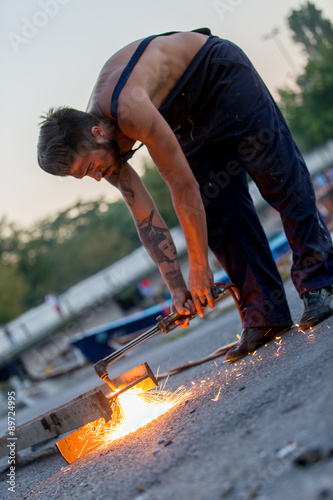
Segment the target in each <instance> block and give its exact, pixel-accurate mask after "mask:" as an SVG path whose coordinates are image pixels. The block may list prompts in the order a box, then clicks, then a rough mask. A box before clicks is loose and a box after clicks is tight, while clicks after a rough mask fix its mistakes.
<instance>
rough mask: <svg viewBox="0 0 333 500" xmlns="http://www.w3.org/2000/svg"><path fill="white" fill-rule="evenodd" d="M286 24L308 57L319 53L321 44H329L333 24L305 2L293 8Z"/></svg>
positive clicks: (332, 34)
mask: <svg viewBox="0 0 333 500" xmlns="http://www.w3.org/2000/svg"><path fill="white" fill-rule="evenodd" d="M288 24H289V27H290V29H291V30H292V31H293V35H292V37H293V39H294V40H295V42H296V43H301V44H302V45H303V47H304V50H305V51H306V52H307V54H308V55H309V57H310V58H315V57H317V56H318V55H319V54H320V50H321V46H322V45H328V46H331V47H332V45H331V43H330V42H331V41H332V40H331V41H330V39H332V37H333V26H332V23H331V21H330V20H329V19H325V18H324V17H323V15H322V11H321V10H318V9H317V8H316V6H315V5H314V4H313V3H311V2H307V3H306V4H305V5H303V6H302V7H301V8H300V9H299V10H293V11H292V12H291V14H290V16H289V17H288Z"/></svg>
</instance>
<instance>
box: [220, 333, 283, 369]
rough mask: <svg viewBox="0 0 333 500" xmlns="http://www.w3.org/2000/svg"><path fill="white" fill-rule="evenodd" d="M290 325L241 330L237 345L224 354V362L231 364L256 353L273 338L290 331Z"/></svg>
mask: <svg viewBox="0 0 333 500" xmlns="http://www.w3.org/2000/svg"><path fill="white" fill-rule="evenodd" d="M291 327H292V325H282V326H257V327H254V328H243V330H242V336H241V339H240V341H239V342H238V344H237V345H236V346H235V347H233V348H232V349H230V351H228V352H227V354H226V357H225V359H226V361H230V362H231V363H233V362H234V361H238V360H239V359H241V358H243V357H244V356H246V355H247V354H250V353H251V352H253V351H256V350H257V349H259V347H261V346H262V345H265V344H267V342H269V341H270V340H273V339H274V338H275V337H279V336H280V335H282V334H283V333H285V332H286V331H288V330H290V328H291Z"/></svg>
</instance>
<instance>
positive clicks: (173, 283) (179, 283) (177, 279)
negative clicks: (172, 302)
mask: <svg viewBox="0 0 333 500" xmlns="http://www.w3.org/2000/svg"><path fill="white" fill-rule="evenodd" d="M165 279H166V280H167V282H168V283H169V285H170V288H171V289H175V288H182V287H184V285H185V283H184V278H183V275H182V273H181V271H180V270H179V269H178V270H174V271H169V272H168V273H166V274H165Z"/></svg>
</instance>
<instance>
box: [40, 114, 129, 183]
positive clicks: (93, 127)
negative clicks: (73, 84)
mask: <svg viewBox="0 0 333 500" xmlns="http://www.w3.org/2000/svg"><path fill="white" fill-rule="evenodd" d="M42 118H43V122H42V123H41V129H40V134H39V141H38V146H37V151H38V163H39V165H40V167H41V168H42V169H43V170H45V171H46V172H48V173H50V174H53V175H61V176H65V175H72V176H74V177H77V178H81V177H84V176H85V175H89V176H91V177H94V178H95V179H96V180H100V179H101V178H102V177H106V175H109V174H110V170H111V167H119V148H118V144H117V142H116V141H115V140H114V139H112V138H110V137H108V135H107V134H106V132H105V130H104V128H103V127H102V125H101V123H100V121H99V120H98V119H97V118H96V117H94V116H93V115H91V114H90V113H84V112H83V111H78V110H76V109H72V108H67V107H62V108H58V109H50V111H49V112H48V114H47V115H46V116H44V117H42Z"/></svg>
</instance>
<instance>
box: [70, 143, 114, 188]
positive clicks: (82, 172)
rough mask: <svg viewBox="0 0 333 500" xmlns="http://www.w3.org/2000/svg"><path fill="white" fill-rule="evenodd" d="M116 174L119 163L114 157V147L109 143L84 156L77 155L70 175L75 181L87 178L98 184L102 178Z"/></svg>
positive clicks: (100, 145)
mask: <svg viewBox="0 0 333 500" xmlns="http://www.w3.org/2000/svg"><path fill="white" fill-rule="evenodd" d="M118 172H119V161H118V159H117V157H116V155H115V152H114V147H113V145H112V147H111V144H109V142H105V143H104V144H99V147H98V148H97V149H92V150H90V151H89V152H87V153H86V154H77V156H76V160H75V162H74V163H73V166H72V169H71V174H70V175H71V176H72V177H75V178H76V179H82V178H83V177H85V176H88V177H92V178H93V179H95V180H96V181H98V182H99V181H100V180H101V179H103V177H108V176H109V175H112V174H116V173H118Z"/></svg>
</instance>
